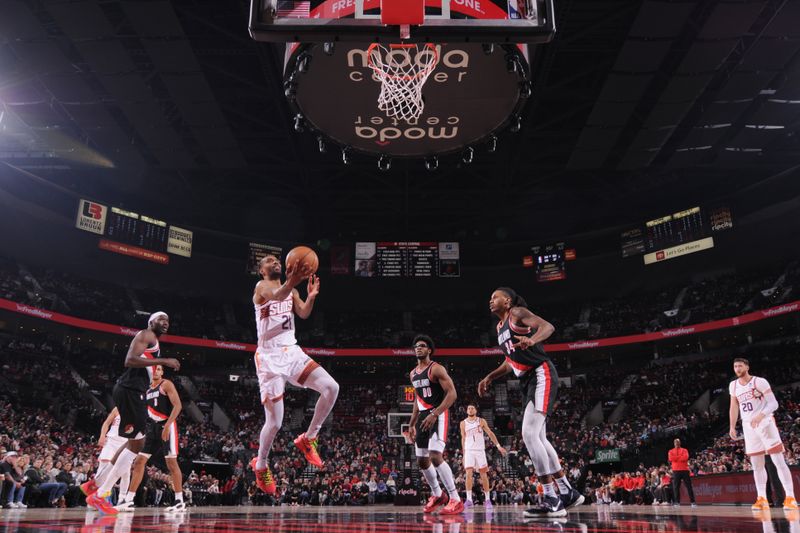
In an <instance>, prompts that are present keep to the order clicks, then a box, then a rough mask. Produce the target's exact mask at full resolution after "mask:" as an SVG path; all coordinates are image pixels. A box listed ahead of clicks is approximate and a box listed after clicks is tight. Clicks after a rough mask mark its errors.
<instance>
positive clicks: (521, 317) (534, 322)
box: [511, 307, 556, 349]
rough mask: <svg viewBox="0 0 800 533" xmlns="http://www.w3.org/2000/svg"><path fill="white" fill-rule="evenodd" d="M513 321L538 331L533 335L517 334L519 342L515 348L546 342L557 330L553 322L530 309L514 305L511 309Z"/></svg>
mask: <svg viewBox="0 0 800 533" xmlns="http://www.w3.org/2000/svg"><path fill="white" fill-rule="evenodd" d="M511 322H512V323H514V324H519V325H523V326H526V327H529V328H532V329H535V330H536V333H534V334H533V335H532V336H531V337H523V336H515V338H516V339H517V343H516V344H515V345H514V347H515V348H523V349H524V348H529V347H531V346H533V345H534V344H537V343H540V342H544V341H546V340H547V339H549V338H550V335H552V334H553V332H554V331H555V330H556V328H555V327H554V326H553V324H551V323H550V322H548V321H547V320H545V319H543V318H542V317H540V316H537V315H535V314H533V313H531V312H530V310H528V309H526V308H524V307H514V308H512V309H511Z"/></svg>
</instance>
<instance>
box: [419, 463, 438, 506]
mask: <svg viewBox="0 0 800 533" xmlns="http://www.w3.org/2000/svg"><path fill="white" fill-rule="evenodd" d="M420 471H421V472H422V475H423V476H424V477H425V481H427V482H428V486H429V487H430V488H431V492H432V493H433V495H434V496H436V497H437V498H438V497H439V496H441V495H442V487H440V486H439V478H437V477H436V469H435V468H434V467H433V465H432V464H431V465H428V468H420Z"/></svg>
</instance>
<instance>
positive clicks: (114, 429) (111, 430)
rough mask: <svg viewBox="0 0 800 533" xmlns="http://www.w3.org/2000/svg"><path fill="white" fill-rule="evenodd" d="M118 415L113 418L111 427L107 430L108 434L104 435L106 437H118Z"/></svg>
mask: <svg viewBox="0 0 800 533" xmlns="http://www.w3.org/2000/svg"><path fill="white" fill-rule="evenodd" d="M119 421H120V418H119V415H117V416H116V418H114V421H113V422H111V427H110V428H108V432H107V433H106V437H119Z"/></svg>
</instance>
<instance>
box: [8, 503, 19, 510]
mask: <svg viewBox="0 0 800 533" xmlns="http://www.w3.org/2000/svg"><path fill="white" fill-rule="evenodd" d="M8 507H9V509H19V504H18V503H17V502H8Z"/></svg>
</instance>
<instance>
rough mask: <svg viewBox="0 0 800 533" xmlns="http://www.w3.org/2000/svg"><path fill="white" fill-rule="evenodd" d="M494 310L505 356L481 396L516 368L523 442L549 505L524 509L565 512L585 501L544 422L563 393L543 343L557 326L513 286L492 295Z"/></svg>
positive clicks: (529, 513) (528, 513) (484, 384)
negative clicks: (537, 312) (534, 309)
mask: <svg viewBox="0 0 800 533" xmlns="http://www.w3.org/2000/svg"><path fill="white" fill-rule="evenodd" d="M489 310H490V311H491V312H492V313H493V314H494V315H495V316H497V318H498V319H499V322H498V323H497V343H498V344H499V345H500V347H501V348H502V349H503V352H504V354H505V360H504V361H503V363H502V364H501V365H500V366H499V367H498V368H496V369H495V370H493V371H492V372H490V373H489V375H487V376H486V377H485V378H483V379H482V380H481V382H480V383H478V395H480V396H485V395H486V394H487V392H488V390H489V387H491V385H492V382H494V381H495V380H497V379H499V378H500V377H502V376H505V375H506V374H509V373H511V372H513V373H514V375H515V376H517V377H518V378H520V381H521V385H522V390H523V391H524V394H525V398H526V399H525V402H526V403H525V413H524V415H523V418H522V440H523V441H524V442H525V447H526V448H527V450H528V454H530V456H531V461H533V466H534V469H535V470H536V476H537V478H538V480H539V482H540V483H541V484H542V488H543V490H544V503H543V505H542V506H541V507H534V508H531V509H528V510H526V511H525V515H526V516H543V515H545V516H564V515H566V514H567V509H568V508H570V507H574V506H576V505H580V504H581V503H583V500H584V498H583V496H582V495H581V494H580V493H579V492H578V491H577V490H575V489H573V488H572V485H570V483H569V481H568V480H567V476H565V475H564V471H563V470H562V468H561V461H560V460H559V458H558V454H557V453H556V451H555V449H554V448H553V446H552V445H551V444H550V441H548V440H547V434H546V429H545V421H546V420H547V416H548V415H550V414H551V413H552V412H553V409H554V408H555V403H556V396H557V393H558V373H557V372H556V367H555V365H553V362H552V361H551V360H550V358H549V357H548V356H547V354H546V353H545V351H544V346H542V342H544V341H545V340H547V338H548V337H550V335H552V334H553V331H555V328H554V327H553V325H552V324H550V323H549V322H547V321H546V320H544V319H543V318H541V317H539V316H536V315H535V314H533V313H532V312H530V310H528V304H527V303H526V302H525V300H524V299H523V298H522V297H521V296H519V295H518V294H517V293H516V292H514V290H513V289H510V288H508V287H500V288H498V289H497V290H495V291H494V292H493V293H492V296H491V298H490V299H489Z"/></svg>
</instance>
